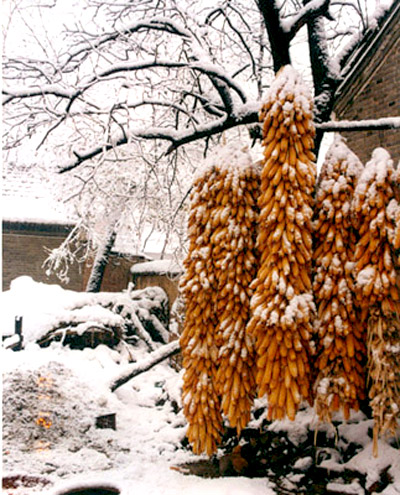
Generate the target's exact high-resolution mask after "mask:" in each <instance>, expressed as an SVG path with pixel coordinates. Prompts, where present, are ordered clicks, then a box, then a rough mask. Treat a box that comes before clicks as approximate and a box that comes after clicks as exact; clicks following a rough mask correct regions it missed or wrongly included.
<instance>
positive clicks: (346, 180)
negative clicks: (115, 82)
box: [313, 137, 366, 421]
mask: <svg viewBox="0 0 400 495" xmlns="http://www.w3.org/2000/svg"><path fill="white" fill-rule="evenodd" d="M362 170H363V166H362V164H361V162H360V161H359V159H358V158H357V157H356V156H355V155H354V154H353V153H352V152H351V151H350V149H349V148H348V147H347V146H346V144H345V142H344V141H343V140H342V139H341V138H339V137H336V139H335V141H334V143H333V144H332V145H331V147H330V149H329V151H328V153H327V155H326V157H325V161H324V164H323V166H322V170H321V174H320V177H319V180H318V185H317V192H316V204H315V214H314V223H313V229H314V244H313V251H314V252H313V272H314V277H313V292H314V298H315V303H316V306H317V319H316V320H315V322H314V329H315V335H316V342H317V349H316V351H317V352H316V362H315V368H316V370H315V373H316V374H317V375H316V383H315V406H316V410H317V413H318V415H319V417H320V419H321V420H328V421H331V420H332V413H333V412H335V411H339V410H340V409H342V410H343V413H344V417H345V419H348V418H349V415H350V409H354V410H358V409H359V406H360V400H362V399H365V364H366V363H365V361H366V349H365V342H366V331H365V330H366V329H365V328H364V327H363V325H361V324H360V321H359V315H358V313H357V311H356V308H355V304H354V295H353V294H354V284H353V280H352V276H351V275H352V274H351V267H352V263H353V258H354V252H355V246H356V235H355V232H354V230H353V226H352V212H351V202H352V199H353V194H354V189H355V187H356V184H357V180H358V177H359V175H360V174H361V172H362Z"/></svg>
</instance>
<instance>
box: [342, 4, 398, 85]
mask: <svg viewBox="0 0 400 495" xmlns="http://www.w3.org/2000/svg"><path fill="white" fill-rule="evenodd" d="M399 16H400V1H399V0H394V1H393V3H392V4H391V5H390V7H389V8H388V7H382V8H378V9H377V10H376V11H375V13H374V16H373V17H372V18H371V19H370V23H369V27H368V29H367V30H366V31H365V32H364V33H361V34H358V35H356V36H355V37H354V39H353V40H352V41H351V42H350V44H349V47H348V48H347V50H346V54H345V56H344V57H343V58H342V61H341V65H342V70H341V75H342V77H343V80H342V82H341V84H340V85H339V87H338V89H337V94H338V95H341V94H342V93H344V92H345V91H346V88H347V87H348V86H349V84H350V81H351V80H352V79H353V78H354V77H357V74H358V73H359V72H360V71H361V70H363V69H364V68H365V67H366V66H370V65H371V60H372V57H373V55H374V54H375V53H376V52H377V50H378V48H379V49H381V47H382V40H383V39H384V38H385V36H386V35H387V33H388V32H389V31H390V29H391V28H392V27H393V26H394V28H393V31H392V32H391V33H390V36H388V38H389V43H388V47H387V48H389V47H390V46H393V44H394V43H395V42H396V38H398V37H399V33H400V31H399V29H398V24H399V20H398V18H399ZM382 55H383V54H382V53H379V57H378V58H379V59H380V60H383V56H382ZM371 70H372V67H371Z"/></svg>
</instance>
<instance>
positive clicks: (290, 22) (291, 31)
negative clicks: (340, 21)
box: [281, 0, 331, 39]
mask: <svg viewBox="0 0 400 495" xmlns="http://www.w3.org/2000/svg"><path fill="white" fill-rule="evenodd" d="M329 4H330V0H311V2H308V3H307V4H306V5H305V6H304V7H302V8H301V9H300V10H299V11H298V12H297V13H296V14H295V15H294V16H292V17H290V18H289V19H287V20H286V19H285V20H282V21H281V26H282V30H283V32H284V33H286V34H288V35H289V38H290V39H292V38H294V37H295V36H296V33H297V32H298V31H299V30H300V29H301V28H302V27H303V26H304V25H305V24H306V23H307V21H309V20H310V19H313V18H316V17H319V16H321V15H324V16H325V17H328V19H331V17H330V16H329V11H328V9H329Z"/></svg>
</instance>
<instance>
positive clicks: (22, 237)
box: [2, 222, 82, 291]
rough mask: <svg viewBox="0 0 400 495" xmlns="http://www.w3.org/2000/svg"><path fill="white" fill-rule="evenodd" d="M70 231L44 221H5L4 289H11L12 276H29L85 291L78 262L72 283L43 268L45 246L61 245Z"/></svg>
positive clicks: (45, 256) (71, 272)
mask: <svg viewBox="0 0 400 495" xmlns="http://www.w3.org/2000/svg"><path fill="white" fill-rule="evenodd" d="M67 234H68V227H65V226H49V225H46V226H45V225H41V224H33V223H32V224H23V223H19V222H3V269H2V272H3V277H2V278H3V283H2V285H3V291H4V290H8V289H9V288H10V283H11V281H12V280H13V279H15V278H17V277H20V276H22V275H28V276H30V277H32V278H33V279H34V280H35V281H37V282H44V283H48V284H58V285H62V286H63V287H64V288H67V289H71V290H77V291H80V290H82V274H81V273H80V270H79V267H78V266H77V265H72V266H71V268H70V271H69V277H70V282H69V284H62V283H61V282H60V280H59V279H58V278H57V277H56V276H54V275H51V276H50V277H48V276H47V275H46V273H45V270H44V268H42V265H43V262H44V261H45V259H46V258H47V252H46V250H45V247H47V248H49V249H53V248H56V247H58V246H59V245H60V244H61V242H62V241H63V240H64V239H65V237H66V236H67Z"/></svg>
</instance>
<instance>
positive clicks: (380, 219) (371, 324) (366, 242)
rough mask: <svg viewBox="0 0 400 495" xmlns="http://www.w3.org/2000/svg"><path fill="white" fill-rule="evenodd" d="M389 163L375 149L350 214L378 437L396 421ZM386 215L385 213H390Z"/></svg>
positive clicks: (398, 365) (397, 299) (398, 376)
mask: <svg viewBox="0 0 400 495" xmlns="http://www.w3.org/2000/svg"><path fill="white" fill-rule="evenodd" d="M393 176H394V169H393V162H392V160H391V159H390V156H389V154H388V153H387V152H386V151H385V150H383V149H381V148H378V149H376V150H374V152H373V153H372V158H371V160H370V161H369V162H368V163H367V165H366V167H365V170H364V172H363V174H362V175H361V177H360V180H359V182H358V185H357V187H356V190H355V195H354V200H353V205H352V209H353V214H354V221H355V225H356V226H357V227H358V230H359V237H360V239H359V241H358V243H357V247H356V250H355V263H354V278H355V293H356V296H357V302H358V304H359V306H360V307H361V322H362V323H363V324H364V325H368V340H367V347H368V372H369V378H370V384H371V387H370V390H369V398H370V402H371V407H372V412H373V416H374V419H375V428H374V452H375V454H377V440H378V435H379V434H382V433H385V432H387V431H392V430H393V428H394V425H395V424H396V421H397V420H398V419H400V397H399V392H398V391H399V390H400V361H399V359H398V356H399V343H398V342H399V341H398V335H399V315H400V277H399V273H398V268H399V267H398V266H397V267H396V265H395V263H394V260H395V256H394V252H393V246H392V245H391V243H390V232H391V231H392V224H391V214H390V208H389V209H388V205H390V204H392V201H393V200H395V199H396V198H395V190H394V187H393V185H394V184H393ZM388 210H389V211H388Z"/></svg>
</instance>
